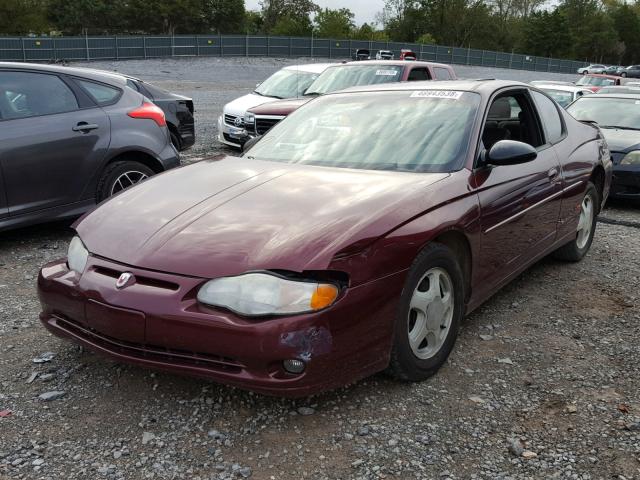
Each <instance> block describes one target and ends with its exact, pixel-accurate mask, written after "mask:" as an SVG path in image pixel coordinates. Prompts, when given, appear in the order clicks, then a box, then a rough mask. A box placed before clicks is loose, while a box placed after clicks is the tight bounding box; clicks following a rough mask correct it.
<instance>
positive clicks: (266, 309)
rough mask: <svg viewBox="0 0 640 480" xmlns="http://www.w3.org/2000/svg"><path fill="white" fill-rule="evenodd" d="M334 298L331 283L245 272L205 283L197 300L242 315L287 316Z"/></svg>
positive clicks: (322, 305) (334, 288)
mask: <svg viewBox="0 0 640 480" xmlns="http://www.w3.org/2000/svg"><path fill="white" fill-rule="evenodd" d="M336 298H338V287H337V286H335V285H333V284H331V283H319V282H313V281H310V282H306V281H298V280H289V279H286V278H282V277H278V276H275V275H271V274H268V273H246V274H244V275H238V276H237V277H224V278H216V279H214V280H211V281H209V282H207V283H205V284H204V285H203V286H202V288H200V291H199V292H198V301H199V302H201V303H204V304H206V305H212V306H216V307H224V308H228V309H229V310H232V311H234V312H237V313H240V314H242V315H290V314H293V313H303V312H313V311H317V310H321V309H323V308H326V307H328V306H329V305H331V304H333V302H335V300H336Z"/></svg>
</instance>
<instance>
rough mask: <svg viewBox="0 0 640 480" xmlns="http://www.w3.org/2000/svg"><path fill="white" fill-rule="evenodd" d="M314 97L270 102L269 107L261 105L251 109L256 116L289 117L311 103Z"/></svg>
mask: <svg viewBox="0 0 640 480" xmlns="http://www.w3.org/2000/svg"><path fill="white" fill-rule="evenodd" d="M313 98H314V97H305V98H293V99H290V100H278V101H277V102H269V104H268V105H260V106H258V107H255V108H251V109H250V111H251V113H253V114H255V115H289V114H290V113H291V112H293V111H295V110H297V109H298V108H300V107H301V106H302V105H304V104H305V103H307V102H309V101H311V100H312V99H313Z"/></svg>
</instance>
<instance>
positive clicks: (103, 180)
mask: <svg viewBox="0 0 640 480" xmlns="http://www.w3.org/2000/svg"><path fill="white" fill-rule="evenodd" d="M153 175H155V172H154V171H153V170H151V169H150V168H149V167H147V166H146V165H143V164H142V163H140V162H135V161H131V160H124V161H119V162H113V163H110V164H109V165H107V166H106V167H105V169H104V172H102V175H101V176H100V180H99V181H98V189H97V192H96V199H97V201H98V202H102V201H103V200H106V199H107V198H109V197H110V196H112V195H114V194H116V193H118V192H120V191H122V190H125V189H127V188H129V187H131V186H133V185H135V184H137V183H139V182H141V181H143V180H146V179H147V178H149V177H151V176H153Z"/></svg>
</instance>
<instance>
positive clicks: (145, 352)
mask: <svg viewBox="0 0 640 480" xmlns="http://www.w3.org/2000/svg"><path fill="white" fill-rule="evenodd" d="M56 321H57V322H58V325H59V326H61V327H62V328H64V329H65V330H68V331H69V332H70V333H72V334H74V335H76V336H78V337H81V338H85V339H87V340H89V341H91V342H93V343H95V344H97V345H99V346H101V347H103V348H105V349H107V350H109V351H111V352H114V353H119V354H122V355H128V356H130V357H134V358H139V359H142V360H154V361H159V362H166V363H169V364H173V365H184V366H196V367H199V368H208V369H211V370H215V371H225V372H231V373H240V372H241V371H242V369H243V368H244V366H243V365H242V364H241V363H239V362H237V361H236V360H234V359H232V358H229V357H222V356H218V355H212V354H209V353H197V352H189V351H184V350H176V349H168V348H164V347H157V346H152V345H142V344H137V343H131V342H123V341H122V340H118V339H115V338H111V337H108V336H106V335H103V334H101V333H98V332H96V331H95V330H90V329H88V328H87V327H85V326H81V325H80V324H78V323H76V322H75V321H73V320H69V319H68V318H63V317H61V316H59V315H56Z"/></svg>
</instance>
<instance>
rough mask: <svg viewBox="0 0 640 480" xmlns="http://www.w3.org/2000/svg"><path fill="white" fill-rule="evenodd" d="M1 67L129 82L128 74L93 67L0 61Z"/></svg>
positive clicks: (101, 80) (97, 79)
mask: <svg viewBox="0 0 640 480" xmlns="http://www.w3.org/2000/svg"><path fill="white" fill-rule="evenodd" d="M0 69H19V70H32V71H38V72H45V73H58V74H63V75H76V76H79V77H84V78H87V79H90V80H96V81H98V82H104V83H110V84H113V85H116V86H124V85H126V84H127V78H133V77H127V76H126V75H122V74H120V73H115V72H107V71H104V70H96V69H93V68H82V67H67V66H64V65H47V64H41V63H22V62H0Z"/></svg>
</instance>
